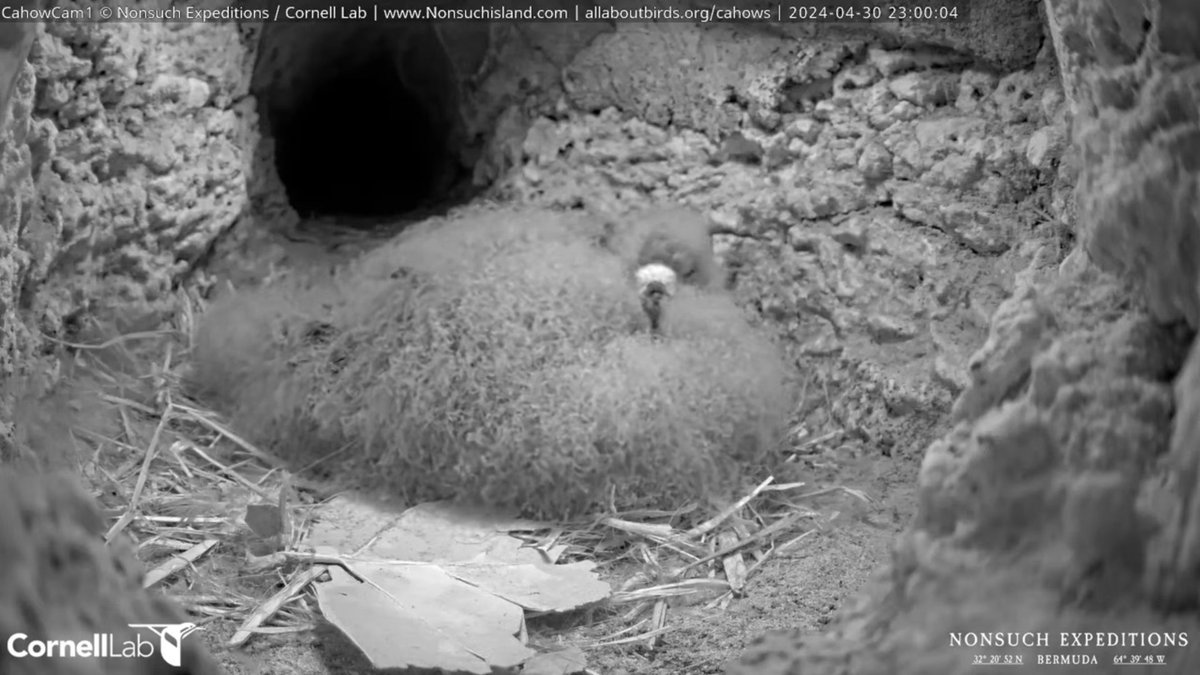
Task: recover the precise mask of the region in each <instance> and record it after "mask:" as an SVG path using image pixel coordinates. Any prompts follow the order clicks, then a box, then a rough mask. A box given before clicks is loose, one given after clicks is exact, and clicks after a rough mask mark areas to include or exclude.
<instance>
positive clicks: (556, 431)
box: [191, 211, 793, 516]
mask: <svg viewBox="0 0 1200 675" xmlns="http://www.w3.org/2000/svg"><path fill="white" fill-rule="evenodd" d="M600 229H602V226H600V225H599V224H597V223H595V222H593V221H591V220H590V219H589V218H587V217H586V216H582V215H569V214H562V213H554V212H534V213H527V212H522V213H518V212H509V211H493V212H486V213H483V214H476V215H473V216H466V217H460V218H458V219H455V220H451V221H448V222H445V223H429V224H426V225H425V226H422V227H421V228H420V229H419V230H413V231H409V232H408V233H406V234H405V235H403V236H401V237H400V238H399V239H398V240H396V241H394V242H393V243H391V244H389V245H388V246H386V247H384V248H382V249H380V250H377V251H375V252H373V253H371V254H370V255H368V256H366V257H365V258H364V259H362V260H361V261H359V263H358V264H357V266H356V268H355V269H353V270H351V271H350V272H349V273H348V274H346V275H343V276H341V277H339V278H338V279H336V280H335V281H334V282H333V283H332V284H331V285H328V286H320V287H314V288H307V289H301V288H299V287H298V286H296V285H292V286H281V287H276V288H267V289H263V290H259V291H255V292H251V293H248V294H242V295H238V296H235V297H233V298H232V299H230V300H227V301H225V302H223V303H220V304H217V305H215V306H214V307H213V308H212V309H211V310H210V311H209V312H208V313H207V316H206V317H205V319H204V320H203V321H202V322H201V326H200V328H199V330H198V334H197V336H196V337H197V339H196V349H195V352H194V369H193V374H192V376H191V381H192V384H193V386H194V387H195V389H196V393H197V394H198V395H200V396H202V397H205V398H207V399H208V400H209V401H211V402H213V403H215V404H216V405H217V406H218V407H219V408H222V409H224V410H225V411H227V412H228V413H230V414H231V416H232V417H233V418H234V420H233V422H234V424H235V426H236V427H238V428H239V430H240V431H242V432H243V433H245V434H247V435H249V436H250V437H252V438H253V439H254V440H256V441H258V442H261V443H264V444H267V445H269V446H270V447H273V448H274V449H275V451H276V452H278V453H280V454H281V455H284V456H287V457H288V458H289V459H292V460H297V461H299V462H303V463H309V462H312V461H315V460H318V459H320V458H321V457H323V456H325V455H328V454H329V453H331V452H334V451H336V450H338V449H339V448H347V447H348V448H352V450H351V451H350V452H349V453H348V455H347V454H346V453H343V454H341V455H339V456H338V458H337V460H336V462H337V464H338V466H339V474H340V477H341V478H343V479H346V480H348V481H350V482H353V483H354V484H356V485H359V486H366V487H386V488H387V489H389V490H390V491H392V492H396V491H399V492H400V493H401V496H403V497H405V498H407V499H411V500H417V499H435V498H460V499H471V498H475V499H479V500H482V501H483V502H485V503H487V504H491V505H494V506H502V507H516V508H518V509H520V510H521V511H523V512H525V513H527V514H531V515H539V516H565V515H572V514H578V513H580V512H582V511H584V510H587V509H591V508H596V507H599V506H602V505H609V504H610V503H611V504H615V505H617V506H619V507H631V506H652V505H657V506H677V505H678V504H680V503H681V501H682V500H687V499H693V498H696V497H702V496H717V495H718V494H719V493H723V492H725V491H726V490H732V489H736V488H738V487H739V486H740V485H741V484H742V483H743V482H744V481H743V479H744V478H746V477H748V476H747V474H749V473H751V472H755V473H757V472H759V471H761V470H763V469H764V468H769V467H770V465H771V464H772V463H773V462H775V461H777V460H776V458H777V457H780V455H779V454H776V452H775V451H776V450H777V449H778V443H779V442H780V440H781V439H782V436H783V434H784V432H785V430H786V424H787V420H788V416H789V414H790V412H791V406H792V403H793V397H792V393H793V381H792V377H791V376H790V374H789V368H788V367H787V366H786V364H785V362H784V361H783V360H782V357H781V354H780V352H779V351H778V350H777V349H776V347H775V345H774V344H773V343H772V342H771V341H769V340H768V339H767V338H765V337H764V336H762V335H760V334H758V333H757V332H756V331H755V330H754V329H752V328H751V327H750V326H749V325H748V324H747V323H746V321H745V318H744V317H743V316H742V314H741V312H740V310H739V309H738V308H737V307H736V306H735V305H734V303H733V301H732V299H731V298H730V297H728V296H727V295H726V294H724V293H723V292H719V291H707V290H699V289H691V290H688V289H685V290H684V291H683V292H681V293H680V295H679V296H677V297H676V298H674V299H673V300H672V302H671V304H670V307H669V312H668V316H667V319H666V322H665V324H664V327H663V331H664V335H663V337H662V339H653V338H652V337H651V336H650V335H649V334H648V333H647V332H646V331H644V330H641V329H640V326H641V324H642V323H644V321H645V318H644V317H643V316H642V312H641V309H640V306H639V304H638V301H637V297H636V294H635V292H634V291H633V289H632V286H631V284H630V281H629V279H628V278H627V274H626V272H627V270H628V262H629V261H626V260H623V259H622V258H621V257H620V256H618V255H616V254H614V253H612V252H610V251H608V250H606V249H604V248H602V247H601V246H600V245H599V244H598V243H597V242H598V241H600V240H602V239H603V235H602V234H601V233H600Z"/></svg>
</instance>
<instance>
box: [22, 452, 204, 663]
mask: <svg viewBox="0 0 1200 675" xmlns="http://www.w3.org/2000/svg"><path fill="white" fill-rule="evenodd" d="M77 481H78V479H77V478H76V477H73V476H66V475H55V474H50V475H35V474H25V473H21V472H17V471H13V470H11V469H9V468H0V634H2V635H4V637H5V640H8V638H9V636H12V635H14V634H17V633H24V634H25V635H27V636H28V639H29V640H89V639H90V638H91V637H92V635H93V634H95V633H103V634H112V635H114V638H115V640H117V642H116V647H117V649H121V648H122V647H123V645H124V642H125V641H126V640H138V639H140V640H142V641H144V642H149V643H151V644H152V645H154V650H155V651H154V654H153V655H151V656H149V657H148V658H109V659H98V658H30V657H25V658H17V657H13V656H11V655H10V654H9V652H8V650H7V649H5V650H0V671H3V672H4V673H7V674H8V675H52V674H53V675H101V674H102V673H103V674H106V675H167V674H168V673H179V672H186V673H189V674H190V675H217V674H218V673H220V672H221V670H220V668H219V667H218V666H217V664H216V663H215V662H214V661H213V660H212V659H211V658H210V657H209V656H208V655H207V654H206V653H205V651H204V649H203V648H202V647H201V646H200V641H199V638H198V637H192V638H191V639H185V640H184V641H183V643H182V645H181V648H182V650H181V651H182V666H183V668H182V669H177V668H173V667H171V666H170V665H168V664H167V663H166V662H165V661H163V660H162V659H161V658H160V657H159V653H158V639H157V638H156V637H155V636H154V635H153V634H152V633H151V632H150V631H148V630H145V629H142V630H138V629H133V628H129V624H131V623H180V622H181V621H183V620H184V615H183V613H182V612H181V611H180V609H179V607H178V606H176V605H175V604H174V603H173V602H171V601H170V600H168V599H167V598H165V597H163V596H162V595H160V594H159V593H157V592H156V591H149V590H145V589H143V588H142V568H141V565H140V564H139V563H138V560H137V557H136V556H135V555H134V550H133V547H132V546H131V542H129V541H127V540H126V539H125V538H124V536H118V538H117V539H116V540H114V542H113V543H112V544H111V545H109V544H106V543H105V541H104V519H103V518H102V517H101V515H100V513H99V511H98V510H97V508H96V503H95V501H93V500H92V498H91V497H90V496H89V495H88V494H87V493H85V492H84V491H83V490H82V489H81V488H80V487H79V484H78V482H77ZM14 644H15V646H16V647H17V648H22V647H24V646H26V645H25V643H22V642H20V641H18V642H16V643H14Z"/></svg>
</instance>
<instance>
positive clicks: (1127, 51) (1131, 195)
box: [730, 0, 1200, 674]
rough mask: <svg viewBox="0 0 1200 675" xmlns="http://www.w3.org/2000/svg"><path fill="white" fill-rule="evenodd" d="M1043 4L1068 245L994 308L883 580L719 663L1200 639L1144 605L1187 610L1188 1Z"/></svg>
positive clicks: (1090, 653)
mask: <svg viewBox="0 0 1200 675" xmlns="http://www.w3.org/2000/svg"><path fill="white" fill-rule="evenodd" d="M1047 9H1048V13H1049V19H1050V20H1049V24H1050V28H1051V32H1052V37H1053V39H1054V40H1053V41H1054V46H1055V50H1056V52H1057V54H1058V56H1059V60H1060V63H1061V64H1062V69H1063V72H1064V88H1065V90H1066V92H1067V94H1068V97H1069V99H1070V100H1071V101H1072V107H1073V109H1074V128H1075V151H1076V153H1077V154H1078V162H1079V167H1080V173H1079V176H1078V185H1077V192H1076V196H1077V206H1078V215H1077V221H1076V222H1075V223H1074V224H1075V227H1076V230H1077V232H1078V234H1079V237H1080V240H1081V242H1082V245H1081V246H1080V247H1077V248H1076V249H1075V251H1074V252H1073V253H1072V254H1071V255H1070V256H1069V257H1068V258H1067V259H1066V260H1064V261H1063V263H1062V265H1061V266H1059V267H1058V268H1057V269H1054V268H1037V267H1031V268H1030V269H1029V270H1027V271H1025V272H1024V273H1022V274H1020V275H1018V283H1017V288H1016V291H1015V292H1014V293H1013V295H1012V296H1011V297H1010V298H1009V299H1008V300H1006V301H1005V302H1004V303H1003V304H1002V305H1001V306H1000V308H999V309H998V310H997V311H996V312H995V314H994V315H993V316H992V321H991V328H990V332H989V336H988V339H987V341H986V343H985V344H984V346H983V348H982V349H980V350H979V352H977V353H976V354H975V355H974V356H973V357H972V359H971V361H970V372H971V378H970V383H969V385H968V387H967V389H966V390H965V391H964V393H963V394H962V395H961V396H960V397H959V399H958V401H957V402H956V406H955V410H954V414H953V419H954V420H955V421H956V426H955V427H954V428H953V429H952V430H951V432H950V433H949V434H947V435H946V436H945V437H943V438H942V439H940V440H938V441H937V442H935V443H934V444H932V445H931V446H930V447H929V448H928V449H927V451H926V453H925V458H924V462H923V465H922V471H921V477H920V482H919V498H920V504H919V509H918V514H917V516H916V519H915V521H914V523H913V525H912V527H911V528H910V531H909V532H907V533H906V534H905V535H903V536H902V537H901V539H900V540H899V542H898V543H897V547H896V552H895V555H894V558H893V560H892V561H891V564H890V566H889V568H888V569H887V570H886V571H885V572H884V573H883V574H881V576H880V579H879V580H878V583H877V584H876V585H875V586H874V587H873V588H871V589H870V590H869V592H867V593H866V594H864V596H863V599H862V601H861V602H860V603H859V604H858V605H857V606H855V607H852V608H849V609H847V610H846V611H845V612H844V614H843V618H842V621H841V622H840V623H839V625H837V626H836V627H835V628H834V629H833V630H831V631H830V633H829V634H827V635H824V636H815V637H810V636H804V635H800V634H798V633H792V634H787V635H773V636H768V637H767V638H765V639H764V640H763V641H761V642H760V643H759V644H758V645H756V646H755V647H754V648H752V649H751V650H749V651H748V652H747V654H746V655H745V656H744V657H743V659H742V660H741V662H740V663H738V664H734V665H732V666H731V668H730V672H731V673H772V672H789V673H796V672H803V673H806V674H807V673H858V674H869V673H880V674H882V673H914V674H916V673H925V672H940V673H958V672H969V671H970V670H971V667H972V666H971V657H972V655H973V653H974V652H977V651H979V650H977V649H976V650H971V649H962V648H960V649H953V648H951V647H950V646H949V633H950V632H952V631H993V630H1011V629H1014V626H1019V629H1020V630H1033V631H1036V630H1045V631H1049V632H1050V633H1051V635H1054V636H1057V635H1058V634H1059V632H1060V631H1082V630H1100V631H1114V632H1120V631H1142V632H1144V631H1161V632H1179V631H1190V633H1191V635H1193V636H1194V635H1195V634H1196V632H1197V629H1198V623H1197V619H1196V617H1195V616H1194V615H1187V614H1182V615H1175V616H1171V615H1164V614H1161V613H1160V611H1161V610H1162V609H1164V608H1165V609H1178V608H1186V609H1194V608H1195V607H1196V606H1197V605H1198V604H1200V594H1198V589H1200V544H1198V542H1200V506H1197V504H1200V500H1198V499H1196V495H1198V494H1200V485H1198V484H1197V476H1198V475H1200V470H1198V468H1197V467H1198V466H1200V452H1197V448H1200V438H1197V437H1196V434H1197V426H1196V423H1195V420H1196V419H1197V413H1200V409H1198V406H1197V403H1196V402H1197V400H1200V394H1197V392H1198V391H1200V366H1198V365H1197V364H1198V363H1200V357H1197V356H1196V355H1195V354H1193V356H1192V357H1190V363H1189V365H1188V367H1187V368H1186V369H1185V370H1184V372H1183V375H1181V376H1179V377H1178V379H1175V378H1176V375H1177V374H1178V373H1179V370H1180V367H1181V366H1182V364H1183V362H1184V358H1185V356H1186V354H1187V351H1188V349H1189V342H1190V340H1191V336H1192V335H1193V334H1194V328H1195V326H1196V318H1197V279H1196V263H1195V261H1196V259H1197V258H1196V256H1197V253H1198V251H1197V249H1196V241H1197V229H1196V228H1197V225H1198V221H1200V199H1198V197H1200V194H1198V187H1200V182H1198V180H1197V164H1196V158H1197V157H1200V153H1198V152H1197V150H1198V146H1197V141H1198V140H1200V127H1198V125H1197V118H1198V116H1200V105H1198V102H1197V98H1196V91H1198V90H1200V87H1197V83H1198V82H1200V79H1198V77H1197V76H1198V73H1200V70H1198V67H1197V66H1198V65H1200V64H1198V62H1197V54H1196V53H1195V52H1196V47H1195V45H1197V44H1200V8H1198V7H1196V6H1195V5H1194V3H1186V2H1176V1H1175V0H1162V1H1152V0H1151V1H1147V2H1122V1H1120V0H1112V1H1106V2H1093V1H1088V0H1049V2H1048V3H1047ZM1066 213H1067V215H1068V216H1069V215H1070V211H1069V210H1068V211H1067V212H1066ZM1090 259H1091V260H1094V261H1095V264H1093V263H1092V262H1091V260H1090ZM1130 282H1132V286H1133V289H1134V290H1133V291H1132V292H1131V291H1130V290H1129V289H1130V285H1129V284H1130ZM1179 320H1183V321H1185V322H1186V323H1188V324H1190V327H1189V326H1184V325H1181V324H1179V323H1175V324H1173V325H1172V323H1171V322H1173V321H1179ZM1173 380H1174V387H1172V381H1173ZM1173 423H1174V431H1173V432H1172V424H1173ZM1164 488H1173V489H1164ZM1117 608H1120V609H1119V611H1118V610H1117ZM850 645H853V648H849V646H850ZM991 651H996V650H991ZM1003 651H1004V653H1009V654H1016V655H1020V656H1021V657H1023V658H1024V659H1025V663H1026V664H1027V665H1028V666H1032V667H1030V668H1029V669H1028V670H1027V671H1023V672H1041V669H1040V668H1039V667H1038V666H1044V669H1045V670H1046V671H1047V672H1049V671H1050V670H1054V669H1056V668H1058V667H1059V666H1055V665H1051V664H1042V663H1039V662H1038V661H1037V658H1038V654H1058V655H1074V656H1075V657H1076V658H1084V659H1087V658H1095V659H1097V661H1095V662H1093V661H1087V660H1084V661H1075V663H1086V664H1088V665H1089V668H1088V672H1110V671H1114V672H1127V670H1128V666H1118V665H1114V664H1113V662H1112V657H1113V656H1117V655H1120V654H1122V653H1128V652H1130V651H1131V650H1130V649H1129V647H1125V648H1122V647H1119V646H1118V647H1109V648H1091V649H1080V648H1073V647H1072V646H1071V645H1063V644H1060V643H1059V642H1058V640H1057V639H1055V640H1053V641H1052V642H1051V644H1049V645H1047V646H1045V647H1042V648H1037V647H1034V648H1018V649H1005V650H1003ZM1133 651H1148V652H1152V653H1157V654H1162V655H1164V656H1166V658H1167V662H1168V664H1169V667H1168V668H1166V669H1160V670H1167V671H1168V672H1179V673H1187V672H1195V671H1196V669H1197V668H1198V667H1200V659H1198V657H1197V656H1196V655H1195V653H1194V651H1195V650H1194V648H1192V649H1191V650H1189V649H1186V648H1184V649H1179V648H1167V647H1161V646H1160V647H1156V648H1154V649H1141V650H1133Z"/></svg>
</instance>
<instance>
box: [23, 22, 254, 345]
mask: <svg viewBox="0 0 1200 675" xmlns="http://www.w3.org/2000/svg"><path fill="white" fill-rule="evenodd" d="M152 4H153V3H152ZM245 53H246V48H245V47H244V45H243V42H242V38H241V36H240V34H239V32H238V29H237V27H236V26H233V25H209V24H199V23H194V24H179V25H174V26H168V25H164V24H160V23H102V24H91V23H65V22H64V23H48V24H46V25H45V26H44V28H43V29H41V30H39V35H38V39H37V41H36V43H35V44H34V46H33V49H32V52H31V55H30V61H31V63H32V65H33V69H34V73H35V75H36V77H37V87H36V94H35V98H34V102H33V118H34V123H33V128H32V130H31V132H30V137H29V139H28V144H29V147H30V149H31V151H32V167H31V168H32V173H33V176H34V182H35V190H36V194H37V198H36V199H35V200H34V201H33V202H32V203H31V204H30V206H29V210H30V215H29V221H28V223H27V224H26V225H25V226H24V227H23V228H22V232H21V242H20V244H21V248H22V249H23V250H24V251H26V252H28V255H29V263H28V272H27V276H28V282H27V283H29V284H31V285H36V286H37V287H38V291H37V294H36V296H35V300H34V302H33V307H32V309H33V318H34V319H35V320H37V321H39V322H40V327H41V328H42V330H44V331H46V332H48V333H51V334H53V333H55V332H57V331H58V330H59V326H60V324H61V321H62V319H63V318H64V317H67V316H70V315H71V314H72V313H74V312H78V311H79V310H87V309H94V308H95V309H112V308H115V307H130V308H133V309H151V310H152V309H159V308H161V307H163V306H166V305H168V304H169V299H170V294H171V291H172V287H173V285H174V283H175V282H176V281H177V280H178V278H179V276H180V274H181V273H182V272H184V271H185V270H186V269H187V268H188V266H189V265H190V264H191V262H193V261H194V260H196V259H197V258H199V257H200V256H201V255H202V254H203V253H204V252H205V251H206V250H207V248H208V247H209V246H210V245H211V243H212V242H213V240H214V239H215V238H216V237H217V236H218V235H219V234H220V233H221V232H223V231H224V230H225V229H227V228H228V227H229V225H230V224H231V223H232V222H233V220H234V219H235V218H236V217H237V216H238V214H239V213H240V212H241V210H242V208H243V206H244V204H245V192H246V191H245V183H246V177H245V172H246V167H245V161H246V160H245V157H244V153H243V150H242V148H244V147H247V146H248V145H249V143H248V138H247V134H248V133H249V132H250V130H251V129H252V128H253V124H254V122H255V120H254V118H253V112H252V111H251V110H250V109H248V108H247V106H246V104H245V100H246V99H245V95H246V87H247V84H248V81H249V78H248V65H247V64H246V63H245Z"/></svg>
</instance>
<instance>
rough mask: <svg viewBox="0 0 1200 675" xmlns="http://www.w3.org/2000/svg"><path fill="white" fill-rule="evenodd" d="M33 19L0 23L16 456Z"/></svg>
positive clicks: (0, 259) (2, 419) (2, 238)
mask: <svg viewBox="0 0 1200 675" xmlns="http://www.w3.org/2000/svg"><path fill="white" fill-rule="evenodd" d="M34 28H35V27H34V26H33V25H32V24H26V23H8V22H3V23H0V460H4V459H8V458H9V456H10V455H12V436H13V429H12V426H11V423H10V422H9V420H11V419H12V415H11V413H12V405H13V400H12V399H13V395H14V392H12V391H10V390H9V387H6V386H3V384H4V383H6V382H9V381H11V379H12V377H13V375H14V373H15V372H16V371H18V370H19V367H20V364H21V363H23V362H24V361H25V360H26V359H27V358H28V355H29V354H30V353H31V351H32V348H33V345H34V342H35V341H34V339H33V338H32V336H31V335H30V333H29V328H28V326H26V325H25V324H24V323H23V322H22V318H21V314H20V312H19V311H18V308H19V305H20V298H21V292H22V289H23V287H24V285H25V277H26V273H27V272H26V271H27V269H28V259H27V257H26V256H25V255H24V254H23V252H22V251H21V247H20V242H19V238H20V233H21V229H22V224H23V223H24V222H27V220H28V218H29V207H30V204H31V201H32V198H33V179H32V176H31V174H30V168H31V157H30V153H29V148H28V146H27V145H26V139H27V137H28V135H29V125H30V109H31V107H32V103H33V81H34V79H33V70H32V68H31V67H30V66H29V64H28V62H27V60H26V59H27V57H28V54H29V48H30V45H31V44H32V43H33V39H34V36H35V30H34Z"/></svg>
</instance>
